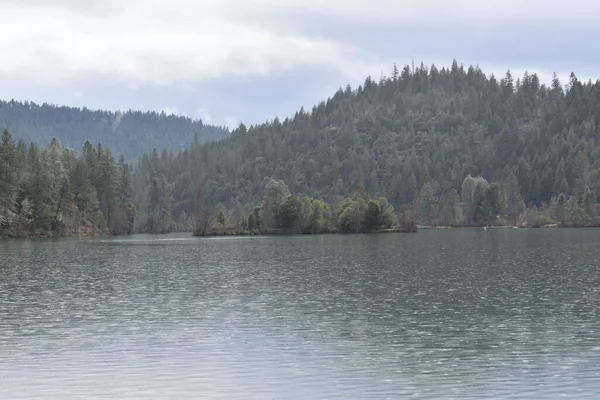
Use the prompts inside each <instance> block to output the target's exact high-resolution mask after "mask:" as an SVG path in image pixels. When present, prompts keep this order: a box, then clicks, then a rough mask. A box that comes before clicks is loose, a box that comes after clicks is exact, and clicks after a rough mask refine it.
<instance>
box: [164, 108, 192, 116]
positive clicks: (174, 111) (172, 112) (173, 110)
mask: <svg viewBox="0 0 600 400" xmlns="http://www.w3.org/2000/svg"><path fill="white" fill-rule="evenodd" d="M160 111H161V112H164V113H165V114H166V115H181V116H186V115H185V113H183V112H180V111H179V108H178V107H177V106H164V107H161V109H160Z"/></svg>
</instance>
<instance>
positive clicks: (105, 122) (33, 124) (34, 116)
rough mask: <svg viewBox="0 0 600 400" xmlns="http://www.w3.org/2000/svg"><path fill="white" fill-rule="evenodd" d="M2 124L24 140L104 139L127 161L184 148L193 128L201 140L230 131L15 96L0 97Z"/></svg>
mask: <svg viewBox="0 0 600 400" xmlns="http://www.w3.org/2000/svg"><path fill="white" fill-rule="evenodd" d="M0 127H2V129H4V128H8V129H9V130H10V132H11V134H12V135H13V136H14V137H15V138H16V139H23V140H24V141H25V143H26V144H29V143H37V144H38V145H39V144H40V143H48V142H49V141H50V140H51V139H52V138H56V139H57V141H58V143H59V145H64V146H66V147H70V148H73V149H81V148H82V147H83V146H84V144H85V142H86V141H89V142H90V143H102V145H103V146H105V147H108V148H110V149H112V150H113V151H114V152H115V157H118V156H121V155H123V156H125V158H126V159H127V160H128V161H133V160H135V159H137V158H139V157H140V156H141V155H142V154H143V153H148V152H151V151H152V150H153V149H163V148H165V149H168V150H173V151H180V150H183V149H184V148H185V147H186V146H188V145H189V143H190V142H191V141H192V139H193V138H194V135H195V134H197V135H198V136H199V137H200V140H201V141H203V142H207V141H213V140H218V139H222V138H225V137H227V136H229V130H228V129H227V128H225V127H218V126H212V125H208V124H204V123H203V122H202V121H201V120H193V119H191V118H188V117H183V116H176V115H170V114H165V113H164V112H160V113H158V112H153V111H149V112H141V111H132V110H128V111H116V112H112V111H103V110H90V109H87V108H85V107H84V108H82V109H81V108H77V107H65V106H62V107H59V106H55V105H52V104H46V103H44V104H36V103H33V102H19V101H15V100H11V101H0Z"/></svg>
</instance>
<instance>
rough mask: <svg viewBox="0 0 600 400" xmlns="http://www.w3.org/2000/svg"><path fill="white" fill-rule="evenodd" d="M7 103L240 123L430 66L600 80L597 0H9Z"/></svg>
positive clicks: (5, 1)
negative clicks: (401, 70) (395, 70)
mask: <svg viewBox="0 0 600 400" xmlns="http://www.w3.org/2000/svg"><path fill="white" fill-rule="evenodd" d="M0 15H1V16H2V18H1V21H2V33H1V34H0V55H1V57H0V98H1V99H4V100H10V99H15V100H21V101H25V100H28V101H33V102H36V103H44V102H47V103H52V104H58V105H69V106H77V107H83V106H86V107H88V108H91V109H109V110H119V109H121V110H128V109H134V110H155V111H165V112H167V113H174V114H179V115H186V116H189V117H191V118H194V119H197V118H201V119H202V120H203V121H204V122H205V123H209V124H214V125H220V126H223V125H225V126H228V127H235V126H237V125H238V124H239V122H240V121H242V122H244V123H246V124H247V125H250V124H256V123H260V122H263V121H265V120H270V119H273V118H274V117H279V118H281V119H283V118H285V117H287V116H292V115H293V114H294V112H295V111H296V110H298V109H299V108H300V107H302V106H303V107H305V108H307V109H310V108H312V106H313V105H314V104H317V103H318V102H319V101H322V100H325V99H326V98H327V97H329V96H331V95H333V93H334V92H335V91H336V90H337V89H338V88H340V87H345V86H346V85H347V84H350V85H351V86H352V87H357V86H358V85H359V84H361V83H363V82H364V80H365V78H366V77H367V76H372V77H373V78H377V79H378V78H379V77H380V76H381V75H382V74H383V75H389V73H390V72H391V70H392V66H393V64H394V63H396V64H398V66H399V67H401V66H403V65H405V64H410V63H412V62H413V61H414V62H415V63H416V64H420V63H421V62H424V63H425V64H426V65H431V64H432V63H434V64H436V65H438V66H440V67H441V66H450V65H451V63H452V60H453V59H456V60H457V61H458V62H459V63H462V64H464V65H465V66H469V65H479V66H480V68H481V69H482V70H483V71H484V72H486V73H488V74H491V73H494V74H495V75H496V76H504V74H505V73H506V71H507V70H508V69H510V70H511V72H512V74H513V76H515V77H518V76H522V74H523V73H524V72H525V71H528V72H530V73H532V72H536V73H538V74H539V75H540V78H541V79H542V80H543V81H548V80H549V79H550V78H551V76H552V73H554V72H556V73H557V74H558V75H559V77H561V78H562V79H564V82H565V83H566V79H567V78H568V76H569V74H570V73H571V72H575V74H576V75H577V77H578V78H579V79H585V80H587V79H593V80H596V79H597V78H600V54H599V53H598V52H597V51H596V47H597V46H596V44H597V43H596V42H597V38H600V24H598V23H597V16H598V15H600V2H598V1H597V0H571V1H569V2H568V3H565V2H559V1H556V0H545V1H541V0H539V1H538V0H520V1H517V0H502V1H500V0H454V1H446V0H439V1H433V0H420V1H410V2H408V1H403V0H364V1H363V0H329V1H328V0H278V1H275V0H213V1H205V0H169V1H164V0H85V1H83V0H0Z"/></svg>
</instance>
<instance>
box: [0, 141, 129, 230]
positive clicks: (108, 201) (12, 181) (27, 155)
mask: <svg viewBox="0 0 600 400" xmlns="http://www.w3.org/2000/svg"><path fill="white" fill-rule="evenodd" d="M132 192H133V177H132V173H131V169H130V166H129V165H128V164H127V163H126V162H125V159H124V157H123V156H121V157H120V159H119V161H118V162H116V161H115V159H114V157H113V156H112V154H111V151H110V150H109V149H104V148H102V146H100V145H98V146H97V147H96V148H94V147H92V145H91V144H90V143H86V144H85V145H84V147H83V151H82V152H81V153H77V152H75V151H74V150H71V149H69V148H65V147H59V146H58V143H57V141H56V140H52V142H51V144H50V146H49V147H47V148H42V149H40V148H38V146H37V144H35V143H32V144H30V145H26V144H25V142H24V141H23V140H22V139H21V140H19V141H18V142H15V140H14V139H13V137H12V135H11V134H10V132H9V131H8V130H4V132H3V134H2V138H1V140H0V237H36V236H89V235H102V234H129V233H132V232H133V229H134V226H133V224H134V218H135V209H134V206H133V203H132V201H131V200H132V194H133V193H132Z"/></svg>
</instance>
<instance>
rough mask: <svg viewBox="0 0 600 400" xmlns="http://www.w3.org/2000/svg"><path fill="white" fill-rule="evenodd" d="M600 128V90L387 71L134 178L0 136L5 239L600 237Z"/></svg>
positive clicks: (115, 167) (441, 71)
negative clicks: (225, 230)
mask: <svg viewBox="0 0 600 400" xmlns="http://www.w3.org/2000/svg"><path fill="white" fill-rule="evenodd" d="M599 126H600V81H596V82H591V81H588V82H581V81H579V80H578V79H577V77H576V76H575V74H571V76H570V78H569V80H568V82H566V83H565V84H563V83H562V82H560V81H559V79H558V78H557V77H556V76H555V77H554V79H553V80H552V81H551V82H549V83H548V84H542V83H541V82H540V80H539V78H538V77H537V76H536V75H535V74H528V73H525V74H524V76H523V77H520V78H518V79H516V80H515V79H514V78H513V77H512V75H511V73H510V71H508V72H507V73H506V75H505V76H504V77H502V78H500V79H498V78H496V77H494V76H487V75H486V74H485V73H484V72H483V71H481V70H480V69H479V68H477V67H473V66H471V67H468V68H465V67H463V66H462V65H459V64H458V63H457V62H454V63H453V64H452V65H451V66H450V67H449V68H446V67H443V68H438V67H436V66H431V67H425V66H424V65H420V66H419V67H416V68H415V67H409V66H405V67H404V68H403V69H401V70H399V69H397V68H396V67H395V66H394V68H393V70H392V73H391V75H390V76H387V77H382V78H381V79H380V80H379V81H375V80H373V79H372V78H370V77H369V78H367V79H366V80H365V82H364V84H362V85H360V86H359V87H357V88H355V89H353V88H351V87H350V86H348V87H346V88H345V89H340V90H339V91H337V92H336V93H335V94H334V95H333V96H332V97H331V98H329V99H327V100H326V101H323V102H321V103H319V104H318V105H316V106H314V107H313V108H312V110H310V111H306V110H304V109H300V110H299V111H298V112H297V113H296V114H295V115H294V116H293V117H291V118H286V119H285V120H283V121H280V120H279V119H277V118H276V119H274V120H272V121H268V122H265V123H263V124H259V125H256V126H245V125H243V124H240V126H239V127H238V128H237V129H235V130H234V131H233V132H231V135H230V137H228V138H225V139H222V140H218V141H215V142H209V143H203V142H202V141H201V140H200V138H198V136H196V137H195V138H194V139H193V141H192V142H191V143H190V144H189V146H188V147H187V148H185V149H184V150H182V151H180V152H174V151H170V150H167V149H166V148H164V149H162V150H161V151H159V150H152V151H150V152H147V153H144V155H143V156H141V157H140V158H139V159H138V160H137V161H136V162H135V163H134V164H133V165H132V168H130V167H129V166H128V165H127V164H126V163H125V160H124V159H121V160H120V161H119V162H117V163H115V161H114V159H113V158H112V156H111V154H110V152H109V151H108V150H107V149H103V148H102V147H101V146H98V147H92V146H91V145H90V144H89V142H88V143H85V144H84V147H83V151H82V152H81V154H80V155H77V153H75V152H74V151H72V150H70V149H68V148H63V147H59V146H58V145H57V144H56V142H53V143H52V144H51V145H50V147H49V148H47V149H42V150H38V149H37V148H36V147H35V146H29V147H27V146H26V145H25V144H24V143H23V142H22V141H20V142H18V143H16V144H5V142H6V143H12V142H11V140H12V139H10V138H9V139H6V140H5V139H4V137H3V142H2V143H3V144H2V146H3V147H2V149H0V172H2V174H0V175H2V176H3V178H2V179H1V180H0V211H2V213H3V215H4V216H3V217H2V218H4V219H3V221H4V222H2V224H3V225H2V227H1V228H0V229H3V230H4V232H5V233H4V235H6V232H7V229H9V228H7V227H9V226H10V229H17V228H15V226H17V227H18V226H19V222H18V221H20V219H19V218H23V217H22V216H23V215H26V216H27V217H26V220H27V221H36V220H37V219H38V218H41V219H40V221H42V222H40V224H43V229H55V228H56V229H59V231H60V229H62V230H63V231H67V232H69V229H72V228H69V223H72V221H73V219H72V218H73V215H77V216H78V218H80V219H81V220H82V221H86V224H87V225H86V226H93V227H94V229H97V230H102V229H106V230H107V231H110V232H112V233H127V232H130V231H137V232H167V231H171V230H192V229H194V228H196V230H197V231H198V230H199V231H200V232H201V233H202V232H206V230H207V229H208V228H209V227H210V226H212V225H215V226H217V225H220V226H235V227H239V228H243V229H262V231H269V230H275V231H277V230H284V231H290V232H296V233H300V232H303V233H314V232H321V231H329V230H339V231H348V232H350V231H369V230H377V229H380V228H385V227H389V226H393V225H394V224H396V221H398V223H399V224H400V225H411V224H415V223H419V224H422V225H448V226H483V225H506V224H508V225H515V224H519V225H528V226H540V225H549V224H554V223H557V224H558V225H559V226H598V225H600V205H599V204H598V199H599V198H598V194H600V157H599V155H600V141H599V136H600V132H599ZM8 135H10V134H8ZM5 136H6V135H5ZM13 142H14V140H13ZM153 147H156V146H153ZM7 149H8V150H7ZM7 160H8V161H7ZM56 160H60V163H57V161H56ZM57 165H60V168H58V167H56V166H57ZM7 166H8V167H7ZM106 171H109V172H106ZM38 173H41V174H42V177H43V178H40V177H39V176H38ZM83 178H85V179H83ZM36 179H37V180H36ZM83 182H85V183H83ZM40 185H41V186H40ZM40 188H41V189H40ZM42 192H43V193H45V196H46V197H43V196H42V197H40V193H42ZM63 193H64V195H63ZM292 193H293V195H292ZM92 194H94V196H95V199H96V200H93V198H94V196H92ZM36 196H37V197H36ZM83 199H86V200H85V201H84V200H83ZM23 202H25V206H24V205H23ZM376 206H377V207H376ZM57 209H58V210H59V211H56V210H57ZM24 210H25V211H24ZM27 210H31V211H27ZM67 210H68V212H70V213H71V214H68V212H67ZM116 210H121V211H120V212H125V211H122V210H127V211H126V214H127V220H126V221H127V223H126V224H122V223H121V221H122V218H121V217H120V216H119V217H115V215H116V214H115V211H116ZM32 213H33V214H32ZM132 215H133V217H132ZM42 216H43V218H42ZM392 217H393V218H392ZM9 218H12V220H11V221H12V222H10V223H7V222H6V221H9ZM27 218H28V219H27ZM14 221H17V222H14ZM59 221H65V222H62V225H61V224H60V222H59ZM0 222H1V221H0ZM53 224H54V225H53ZM28 226H30V228H28V229H32V231H35V229H42V228H39V227H38V228H35V227H34V226H33V225H32V223H29V225H28ZM53 226H54V228H53ZM19 229H20V228H19Z"/></svg>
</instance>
